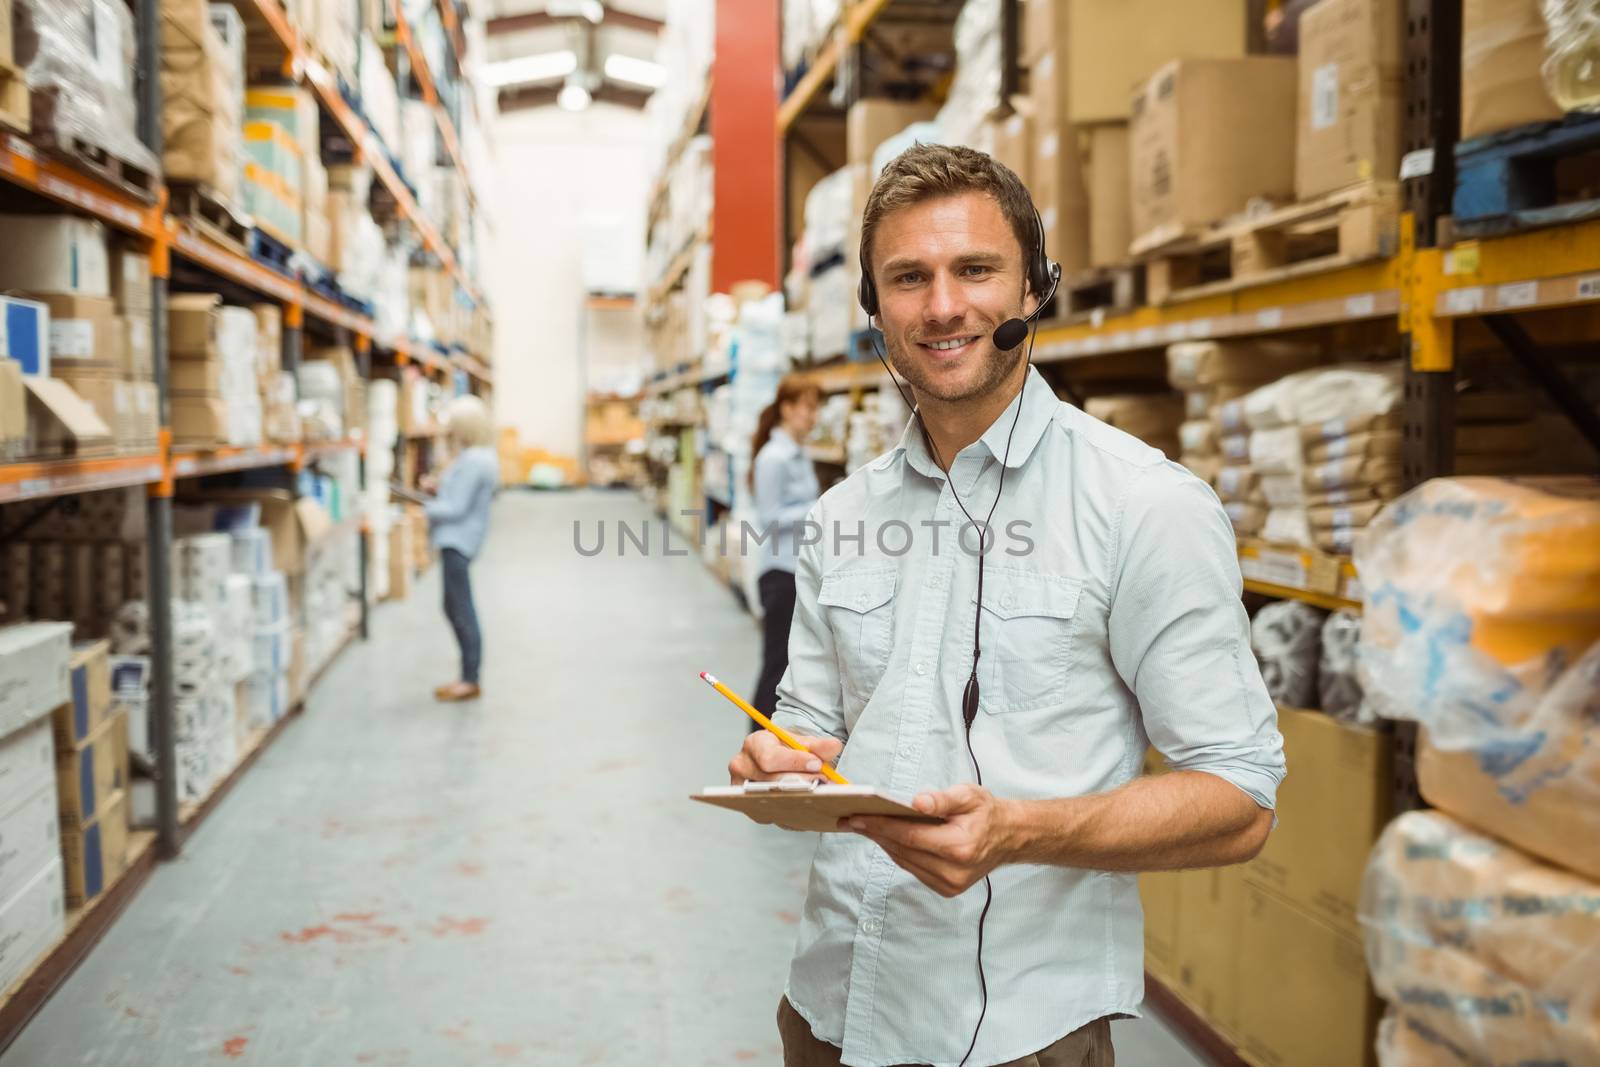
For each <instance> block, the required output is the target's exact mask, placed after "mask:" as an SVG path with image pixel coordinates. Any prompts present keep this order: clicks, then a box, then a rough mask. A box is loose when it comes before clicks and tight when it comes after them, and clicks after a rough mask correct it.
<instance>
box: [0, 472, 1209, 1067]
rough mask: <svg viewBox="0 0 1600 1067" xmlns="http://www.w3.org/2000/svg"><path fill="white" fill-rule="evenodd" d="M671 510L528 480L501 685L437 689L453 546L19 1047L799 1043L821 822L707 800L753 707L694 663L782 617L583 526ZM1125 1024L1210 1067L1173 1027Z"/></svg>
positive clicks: (497, 677) (765, 1049)
mask: <svg viewBox="0 0 1600 1067" xmlns="http://www.w3.org/2000/svg"><path fill="white" fill-rule="evenodd" d="M647 515H648V512H647V511H646V509H645V508H644V506H643V505H642V504H640V503H639V502H638V499H637V498H636V497H634V496H632V495H619V494H612V495H606V494H600V493H578V494H566V495H559V496H546V497H533V496H528V495H522V494H511V495H507V496H505V497H504V498H502V500H501V501H500V502H499V503H498V504H497V506H496V515H495V523H496V525H495V529H494V533H493V534H492V536H491V540H490V546H489V548H488V551H487V554H486V556H485V557H484V559H483V560H481V561H480V563H479V564H478V566H477V567H476V568H475V579H476V582H477V590H476V591H477V594H478V603H479V610H480V612H481V613H482V615H483V620H484V628H485V634H486V646H487V654H486V666H485V680H484V687H485V692H486V698H485V699H484V700H483V701H482V702H481V703H479V704H477V705H468V706H460V707H444V706H439V705H436V704H434V703H433V702H432V700H431V699H430V698H429V695H428V694H429V690H430V689H431V688H432V686H433V685H435V684H437V683H438V682H440V681H444V680H446V679H447V678H449V677H450V676H451V672H452V669H453V661H454V655H455V653H454V646H453V644H452V643H451V641H450V637H449V634H448V631H447V629H446V627H445V623H444V620H443V618H442V615H441V614H440V613H439V612H438V610H437V608H436V603H437V600H438V594H439V587H438V569H437V568H434V569H433V570H432V571H431V572H430V574H429V576H428V578H427V579H426V580H425V581H424V582H423V583H422V584H421V586H420V587H419V588H418V589H416V590H414V591H413V593H412V595H411V597H410V598H409V599H408V600H406V601H404V602H401V603H397V604H389V605H383V606H381V607H380V608H379V609H378V610H377V611H376V612H375V615H374V629H373V639H372V641H370V642H369V643H367V644H364V645H356V646H353V647H352V648H351V649H350V650H349V651H347V652H346V653H345V654H344V655H343V656H341V657H340V658H339V660H338V661H337V662H336V663H335V664H334V666H333V668H332V670H331V671H330V673H329V674H328V675H327V676H326V677H325V678H324V679H323V681H322V683H321V684H320V685H319V686H317V687H316V688H315V689H314V690H313V692H312V696H311V701H310V706H309V708H308V709H307V712H306V714H305V715H304V716H302V717H301V718H299V719H298V720H296V721H294V722H292V723H291V724H290V725H289V727H288V729H287V730H286V731H285V733H284V734H283V735H282V736H281V737H280V738H279V739H278V741H277V742H276V744H274V745H273V746H272V747H271V748H270V749H269V750H268V751H266V752H265V753H264V754H263V755H262V758H261V759H260V761H259V762H258V763H257V764H256V766H255V767H254V768H252V769H251V770H250V771H249V772H247V773H246V775H245V776H244V778H243V779H242V780H241V781H240V782H239V784H238V786H237V787H236V788H235V790H234V791H233V792H232V793H231V794H230V795H229V796H228V797H227V798H226V799H225V801H224V802H223V803H222V805H221V806H220V807H219V808H218V810H217V811H216V812H215V813H214V814H213V815H212V816H211V818H210V819H209V820H208V821H207V822H206V824H205V825H204V826H203V827H202V829H201V830H200V832H199V833H198V834H197V835H196V836H195V837H194V838H192V839H191V840H190V842H189V845H188V848H187V849H186V851H185V853H184V856H183V858H182V860H181V861H180V862H177V863H172V864H166V865H162V866H159V867H158V868H157V870H156V872H155V874H154V875H153V877H152V878H151V880H150V881H149V883H148V884H147V885H146V886H145V887H144V889H143V890H142V891H141V892H140V893H139V895H138V896H137V897H136V899H135V900H134V901H133V903H132V904H131V905H130V907H129V908H128V911H127V912H126V913H125V914H124V915H123V916H122V917H121V918H120V919H119V920H118V921H117V922H116V924H115V925H114V926H113V927H112V929H111V931H110V932H109V933H108V934H107V936H106V938H105V940H104V941H103V942H102V943H101V944H100V946H99V947H98V948H97V949H96V950H95V952H94V953H93V955H92V956H91V957H90V958H89V960H88V961H86V963H85V964H84V965H83V966H82V967H81V968H80V969H79V970H78V971H77V973H76V974H74V975H73V976H72V978H71V979H70V980H69V981H68V983H67V984H66V986H65V987H64V988H63V989H62V990H61V991H60V992H58V993H57V995H56V996H55V997H54V998H53V999H52V1000H51V1002H50V1003H49V1004H48V1005H47V1006H46V1007H45V1009H44V1010H43V1012H41V1014H40V1015H39V1017H38V1018H36V1019H35V1020H34V1022H33V1024H32V1025H31V1026H30V1027H29V1028H28V1030H27V1031H26V1032H25V1033H24V1034H23V1036H22V1037H21V1038H20V1039H19V1040H18V1041H17V1042H16V1044H15V1045H13V1046H12V1048H11V1049H10V1050H9V1051H8V1052H7V1054H6V1055H5V1056H4V1057H0V1065H3V1067H14V1065H15V1067H32V1065H41V1067H42V1065H49V1067H56V1065H64V1064H81V1065H94V1067H113V1065H127V1067H134V1065H145V1064H151V1063H162V1064H188V1063H209V1062H239V1063H261V1064H271V1065H273V1067H278V1065H288V1064H316V1065H319V1067H321V1065H329V1064H344V1063H349V1064H375V1065H379V1067H383V1065H408V1067H409V1065H416V1067H421V1065H434V1064H452V1065H453V1064H501V1063H524V1064H558V1063H559V1064H569V1063H570V1064H618V1065H635V1064H672V1065H677V1064H684V1065H688V1064H695V1065H700V1064H729V1065H733V1064H744V1063H756V1064H776V1063H778V1062H780V1056H779V1051H780V1050H779V1047H778V1045H777V1038H776V1034H775V1031H774V1026H773V1012H774V1008H775V1007H776V1003H777V998H778V995H779V993H780V992H781V989H782V984H783V975H784V971H785V965H786V961H787V959H788V955H789V952H790V950H791V948H792V944H793V937H794V923H795V921H796V915H797V914H798V912H799V909H800V902H801V896H802V893H803V889H804V879H805V870H806V865H807V863H808V859H809V848H810V842H809V840H808V839H805V838H801V837H797V836H789V835H784V834H778V833H773V832H770V831H762V830H760V829H759V828H757V827H756V826H754V825H753V824H748V823H744V822H741V821H738V820H735V819H733V818H731V817H727V816H724V815H723V814H721V813H716V812H709V811H700V810H698V809H691V808H690V806H689V805H688V804H687V803H685V802H684V801H683V800H682V799H681V797H682V796H683V795H684V794H686V793H688V792H690V791H692V790H694V789H696V788H698V787H699V786H701V785H704V784H708V783H712V782H716V781H718V780H719V779H721V777H722V775H723V767H724V764H725V762H726V760H727V757H728V756H729V755H730V754H731V748H732V746H733V745H734V744H736V743H737V741H738V739H739V737H740V736H741V735H742V733H743V729H744V727H743V724H742V723H741V722H739V721H737V719H736V718H735V716H734V715H733V714H730V711H729V709H727V708H726V707H724V706H722V702H721V701H720V700H718V699H716V698H715V696H714V694H709V693H708V691H706V690H705V688H704V686H703V684H702V683H701V682H700V681H699V679H698V678H697V677H696V673H697V672H698V671H699V670H701V669H703V668H708V669H712V670H715V671H717V672H718V673H720V674H723V675H724V676H726V677H727V678H729V679H730V680H737V679H748V678H750V677H752V676H753V675H754V673H755V667H756V659H755V657H756V652H757V646H758V635H757V633H756V632H755V631H754V629H753V628H752V626H751V624H750V621H749V619H748V617H747V616H745V615H744V614H743V613H742V612H740V611H739V610H738V609H737V608H736V606H735V605H734V604H733V602H732V600H731V598H730V596H729V594H728V593H727V592H726V591H725V590H723V589H722V588H721V587H719V586H718V585H717V584H716V583H715V582H714V581H712V580H711V579H710V578H709V577H708V576H707V574H706V572H705V570H704V569H703V568H702V567H701V566H700V564H699V563H698V562H696V561H695V560H694V559H692V558H661V555H660V552H661V529H660V525H659V524H658V523H654V522H652V533H651V537H652V540H651V557H650V558H648V559H644V558H640V557H638V556H637V555H636V554H630V555H629V557H628V558H626V559H621V560H619V559H617V558H616V556H615V555H609V556H601V557H596V558H593V559H586V558H582V557H580V556H579V555H578V554H577V553H576V552H575V551H574V550H573V541H572V538H573V526H572V524H573V521H574V520H578V521H581V522H582V523H583V524H584V527H583V528H584V531H585V537H586V539H587V538H589V537H591V536H592V533H593V531H594V530H595V528H596V527H595V524H597V523H599V522H601V521H605V522H606V523H608V525H609V524H614V523H616V522H617V521H619V520H621V521H626V522H629V523H630V524H631V525H633V526H634V527H635V528H637V527H638V525H639V524H640V523H642V522H643V521H644V520H645V518H646V516H647ZM614 536H615V528H614V526H613V527H612V528H611V529H609V530H608V537H611V538H613V539H612V540H611V542H610V543H611V544H615V540H614ZM741 684H745V683H741ZM1116 1041H1117V1044H1118V1046H1119V1047H1118V1062H1119V1064H1121V1065H1122V1067H1184V1065H1186V1064H1199V1063H1200V1062H1201V1061H1200V1060H1199V1059H1197V1058H1195V1057H1193V1056H1192V1055H1190V1054H1189V1053H1188V1052H1187V1051H1186V1050H1185V1049H1184V1048H1182V1047H1181V1046H1180V1045H1179V1044H1178V1043H1177V1042H1176V1041H1175V1040H1174V1039H1173V1038H1172V1037H1170V1036H1169V1035H1168V1034H1167V1033H1166V1031H1165V1030H1164V1029H1162V1028H1161V1026H1160V1025H1159V1024H1158V1023H1155V1022H1129V1023H1122V1024H1118V1026H1117V1028H1116Z"/></svg>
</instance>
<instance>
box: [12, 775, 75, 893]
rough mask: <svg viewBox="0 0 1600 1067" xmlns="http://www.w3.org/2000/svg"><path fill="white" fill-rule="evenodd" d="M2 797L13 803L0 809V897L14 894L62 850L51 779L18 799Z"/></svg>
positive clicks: (54, 791)
mask: <svg viewBox="0 0 1600 1067" xmlns="http://www.w3.org/2000/svg"><path fill="white" fill-rule="evenodd" d="M5 796H6V798H7V800H8V801H12V802H14V806H13V807H12V808H11V810H10V811H7V812H0V900H10V899H11V898H12V897H14V896H16V894H17V893H18V892H20V891H21V890H22V888H23V887H24V886H26V885H27V884H28V882H30V881H31V880H32V879H33V876H34V875H35V874H36V873H38V871H39V870H40V869H41V868H43V867H44V866H45V865H46V864H48V863H50V862H51V861H52V860H54V859H55V858H56V856H57V855H58V854H59V853H60V850H61V821H60V819H59V818H58V817H57V815H56V788H55V783H54V781H48V782H46V783H45V784H44V785H43V786H42V787H41V788H38V789H35V790H34V791H33V792H32V793H31V794H30V795H28V796H26V797H23V798H22V799H21V800H17V799H16V795H15V794H12V793H7V794H5Z"/></svg>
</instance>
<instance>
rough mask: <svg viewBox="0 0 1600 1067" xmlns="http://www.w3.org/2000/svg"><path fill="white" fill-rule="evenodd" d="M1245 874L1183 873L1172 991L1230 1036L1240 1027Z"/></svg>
mask: <svg viewBox="0 0 1600 1067" xmlns="http://www.w3.org/2000/svg"><path fill="white" fill-rule="evenodd" d="M1244 886H1245V881H1244V876H1243V873H1242V871H1241V869H1240V868H1238V867H1217V868H1212V869H1208V870H1192V871H1181V872H1179V874H1178V886H1177V893H1178V896H1179V898H1180V902H1179V904H1178V907H1179V908H1180V909H1181V911H1182V913H1183V930H1182V934H1183V936H1182V937H1180V938H1179V939H1178V952H1177V974H1176V982H1175V983H1172V988H1173V991H1174V992H1176V993H1177V994H1178V995H1179V996H1181V997H1183V999H1184V1000H1186V1001H1187V1002H1188V1003H1189V1004H1190V1006H1191V1007H1193V1008H1194V1009H1195V1010H1197V1011H1198V1012H1199V1013H1200V1014H1201V1015H1203V1016H1204V1017H1205V1019H1206V1021H1207V1022H1209V1023H1210V1024H1211V1025H1212V1026H1213V1027H1215V1028H1216V1029H1218V1030H1220V1031H1222V1032H1223V1033H1224V1034H1228V1035H1230V1036H1232V1035H1233V1034H1235V1033H1237V1032H1238V1027H1239V968H1240V966H1241V965H1242V964H1241V958H1240V952H1239V933H1240V927H1241V924H1242V923H1243V920H1244V899H1245V893H1244Z"/></svg>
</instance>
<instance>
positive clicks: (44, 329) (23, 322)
mask: <svg viewBox="0 0 1600 1067" xmlns="http://www.w3.org/2000/svg"><path fill="white" fill-rule="evenodd" d="M8 356H9V357H10V358H11V359H14V360H16V361H17V362H18V363H20V364H22V373H23V374H24V375H27V376H29V377H39V378H48V377H49V376H50V309H49V308H48V307H46V306H45V305H43V304H41V303H39V301H37V300H22V299H20V298H18V297H15V296H0V358H3V357H8Z"/></svg>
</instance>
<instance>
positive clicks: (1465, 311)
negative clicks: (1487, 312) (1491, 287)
mask: <svg viewBox="0 0 1600 1067" xmlns="http://www.w3.org/2000/svg"><path fill="white" fill-rule="evenodd" d="M1444 306H1445V309H1446V310H1447V311H1449V312H1450V313H1451V314H1452V315H1470V314H1472V313H1473V312H1475V311H1481V310H1483V290H1482V289H1480V288H1478V287H1476V286H1474V287H1473V288H1471V289H1451V290H1450V291H1449V292H1447V293H1445V294H1444Z"/></svg>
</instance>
